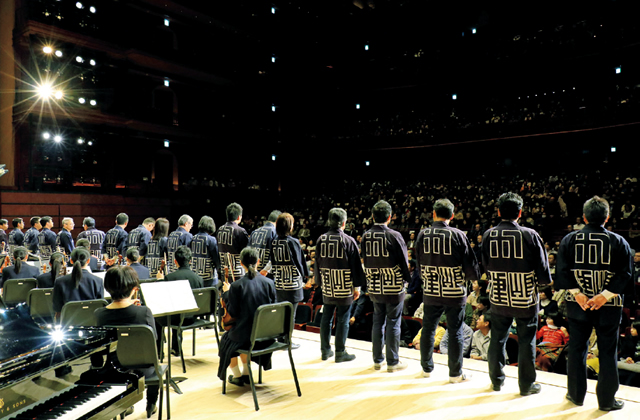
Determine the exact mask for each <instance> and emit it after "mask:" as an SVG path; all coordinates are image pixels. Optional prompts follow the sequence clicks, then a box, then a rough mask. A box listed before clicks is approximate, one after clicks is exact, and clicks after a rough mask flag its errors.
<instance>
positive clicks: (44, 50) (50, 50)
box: [42, 45, 53, 54]
mask: <svg viewBox="0 0 640 420" xmlns="http://www.w3.org/2000/svg"><path fill="white" fill-rule="evenodd" d="M42 52H43V53H45V54H51V53H52V52H53V48H51V47H50V46H48V45H47V46H45V47H43V48H42Z"/></svg>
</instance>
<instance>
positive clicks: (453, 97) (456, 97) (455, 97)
mask: <svg viewBox="0 0 640 420" xmlns="http://www.w3.org/2000/svg"><path fill="white" fill-rule="evenodd" d="M451 99H453V100H454V101H455V100H456V99H458V95H456V94H455V93H454V94H453V95H451Z"/></svg>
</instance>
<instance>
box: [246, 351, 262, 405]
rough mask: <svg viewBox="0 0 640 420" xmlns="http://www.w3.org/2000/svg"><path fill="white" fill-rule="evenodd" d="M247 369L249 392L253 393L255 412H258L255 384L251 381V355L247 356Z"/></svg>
mask: <svg viewBox="0 0 640 420" xmlns="http://www.w3.org/2000/svg"><path fill="white" fill-rule="evenodd" d="M247 368H248V369H249V381H250V382H251V392H253V403H254V404H255V406H256V411H258V410H260V407H259V406H258V396H257V395H256V384H255V382H254V381H253V372H252V371H251V355H250V354H248V355H247Z"/></svg>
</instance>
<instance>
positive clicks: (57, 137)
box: [53, 134, 62, 143]
mask: <svg viewBox="0 0 640 420" xmlns="http://www.w3.org/2000/svg"><path fill="white" fill-rule="evenodd" d="M53 141H55V142H56V143H60V142H61V141H62V136H61V135H60V134H57V135H55V136H53Z"/></svg>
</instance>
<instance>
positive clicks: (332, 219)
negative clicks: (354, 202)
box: [327, 207, 347, 229]
mask: <svg viewBox="0 0 640 420" xmlns="http://www.w3.org/2000/svg"><path fill="white" fill-rule="evenodd" d="M327 218H328V219H329V220H328V222H329V227H330V228H332V229H339V228H341V227H342V225H343V224H344V223H345V222H346V221H347V212H346V211H345V210H344V209H341V208H340V207H334V208H332V209H331V210H329V216H328V217H327Z"/></svg>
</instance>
